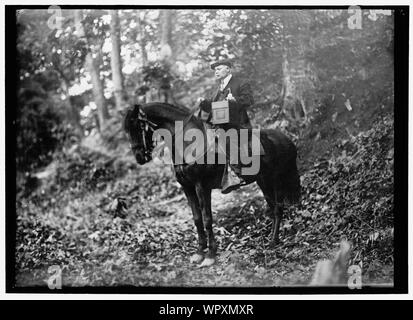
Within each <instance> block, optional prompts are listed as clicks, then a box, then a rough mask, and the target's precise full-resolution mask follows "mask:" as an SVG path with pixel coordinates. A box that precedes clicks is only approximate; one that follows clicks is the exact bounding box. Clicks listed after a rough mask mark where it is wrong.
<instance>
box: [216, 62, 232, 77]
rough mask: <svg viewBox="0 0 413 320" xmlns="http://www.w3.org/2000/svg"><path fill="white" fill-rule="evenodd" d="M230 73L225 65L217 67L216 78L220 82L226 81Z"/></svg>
mask: <svg viewBox="0 0 413 320" xmlns="http://www.w3.org/2000/svg"><path fill="white" fill-rule="evenodd" d="M230 73H231V69H230V68H229V67H228V66H226V65H224V64H221V65H219V66H216V67H215V78H217V79H218V80H222V79H224V78H225V77H226V76H227V75H229V74H230Z"/></svg>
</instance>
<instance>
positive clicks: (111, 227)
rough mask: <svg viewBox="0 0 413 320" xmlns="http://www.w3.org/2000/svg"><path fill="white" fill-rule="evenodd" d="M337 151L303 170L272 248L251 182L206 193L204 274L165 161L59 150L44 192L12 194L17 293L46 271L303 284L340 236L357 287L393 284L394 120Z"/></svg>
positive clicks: (72, 279)
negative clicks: (208, 247)
mask: <svg viewBox="0 0 413 320" xmlns="http://www.w3.org/2000/svg"><path fill="white" fill-rule="evenodd" d="M337 147H338V148H339V150H340V152H339V153H337V155H335V156H332V157H331V158H329V159H323V158H321V157H320V158H319V159H318V160H317V161H316V162H314V163H312V164H311V165H310V164H307V165H306V166H305V167H306V168H310V169H306V171H305V172H300V174H301V183H302V188H303V190H302V201H301V204H299V205H296V206H291V207H287V208H286V210H285V217H284V219H283V221H282V226H281V237H280V238H281V243H280V245H278V246H277V247H276V248H275V249H272V248H270V247H269V233H270V228H271V220H270V219H269V218H268V217H267V216H265V215H264V212H265V208H266V204H265V201H264V199H263V196H262V193H261V191H260V190H259V188H258V186H257V185H256V184H255V183H254V184H251V185H249V186H246V187H243V188H242V189H240V190H237V191H235V192H232V193H231V194H228V195H223V194H221V192H220V191H219V190H214V191H213V194H212V210H213V218H214V232H215V234H216V238H217V242H218V245H219V252H218V257H217V263H216V264H215V265H213V266H211V267H208V268H199V266H198V265H196V264H192V263H190V261H189V258H190V256H191V255H192V254H193V253H194V252H195V250H196V247H197V235H196V231H195V226H194V223H193V220H192V214H191V211H190V208H189V206H188V204H187V200H186V198H185V197H184V194H183V192H182V190H181V188H180V186H179V184H178V183H177V182H176V181H175V179H174V176H173V172H172V169H171V168H170V167H169V166H160V165H157V164H155V163H154V162H150V163H148V164H146V165H144V166H138V165H137V164H136V163H135V162H134V159H133V158H132V157H131V156H130V155H129V156H125V157H121V159H119V157H118V158H114V157H110V156H107V155H104V154H99V153H97V152H94V151H91V150H88V149H85V148H83V147H80V146H78V147H74V148H72V150H67V151H65V152H60V153H59V154H58V155H57V157H56V159H55V160H54V162H53V163H51V164H50V165H49V167H48V168H45V170H44V172H46V173H47V172H49V174H45V176H47V177H46V178H43V179H42V183H41V185H40V186H38V187H37V188H36V189H35V190H34V191H33V192H31V193H29V194H23V193H20V194H18V197H17V201H16V202H17V203H16V205H17V211H16V213H17V216H16V218H17V220H16V221H17V230H16V231H17V238H16V286H17V287H27V286H45V285H46V283H47V279H48V278H49V277H50V273H48V270H49V268H50V267H51V266H58V267H59V268H61V270H62V281H63V286H73V287H79V286H119V285H128V286H143V287H152V286H156V287H160V286H166V287H200V286H207V287H275V286H296V285H299V286H302V285H306V284H307V283H309V281H310V279H311V277H312V274H313V273H314V270H315V266H316V264H317V262H318V261H319V260H322V259H329V258H332V257H333V256H334V254H335V252H336V251H337V250H338V248H339V243H340V240H341V239H342V238H343V237H346V238H347V239H348V240H349V241H351V243H352V244H353V250H352V253H351V258H350V261H349V263H350V264H357V265H359V266H360V267H361V268H362V277H363V284H378V285H392V284H393V122H392V120H391V119H389V118H386V119H383V120H382V121H381V122H379V123H377V124H376V125H375V126H373V128H372V129H371V130H369V131H367V132H364V133H361V134H359V135H358V136H355V137H352V138H349V139H347V140H343V141H339V142H338V146H337ZM406 214H407V213H406Z"/></svg>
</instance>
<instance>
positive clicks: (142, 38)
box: [137, 12, 148, 66]
mask: <svg viewBox="0 0 413 320" xmlns="http://www.w3.org/2000/svg"><path fill="white" fill-rule="evenodd" d="M138 28H139V37H138V39H137V41H138V43H139V46H140V48H141V57H142V66H146V65H147V64H148V53H147V52H146V32H145V12H141V13H140V14H138Z"/></svg>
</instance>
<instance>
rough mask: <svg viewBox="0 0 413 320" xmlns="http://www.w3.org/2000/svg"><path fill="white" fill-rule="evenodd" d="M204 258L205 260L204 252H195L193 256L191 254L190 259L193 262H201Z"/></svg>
mask: <svg viewBox="0 0 413 320" xmlns="http://www.w3.org/2000/svg"><path fill="white" fill-rule="evenodd" d="M202 260H204V256H203V255H202V254H199V253H195V254H194V255H193V256H191V258H190V259H189V261H190V262H191V263H200V262H201V261H202Z"/></svg>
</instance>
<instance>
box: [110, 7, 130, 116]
mask: <svg viewBox="0 0 413 320" xmlns="http://www.w3.org/2000/svg"><path fill="white" fill-rule="evenodd" d="M110 15H111V22H110V38H111V40H112V56H111V59H110V63H111V68H112V81H113V86H114V89H115V92H114V95H115V101H116V109H117V110H118V111H120V110H123V109H124V107H125V105H126V101H125V99H124V97H125V96H124V95H125V92H124V90H123V76H122V60H121V57H120V36H119V33H120V30H119V16H118V12H117V11H116V10H110Z"/></svg>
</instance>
